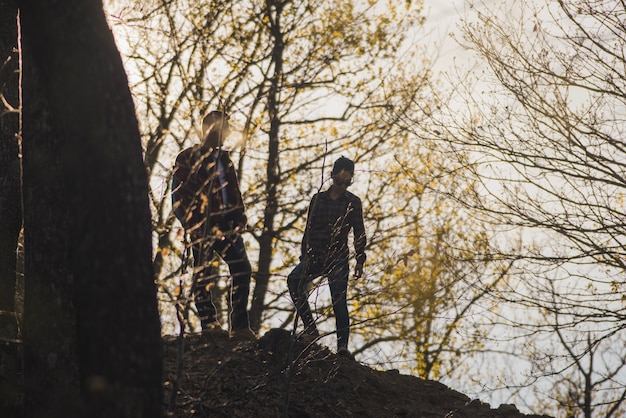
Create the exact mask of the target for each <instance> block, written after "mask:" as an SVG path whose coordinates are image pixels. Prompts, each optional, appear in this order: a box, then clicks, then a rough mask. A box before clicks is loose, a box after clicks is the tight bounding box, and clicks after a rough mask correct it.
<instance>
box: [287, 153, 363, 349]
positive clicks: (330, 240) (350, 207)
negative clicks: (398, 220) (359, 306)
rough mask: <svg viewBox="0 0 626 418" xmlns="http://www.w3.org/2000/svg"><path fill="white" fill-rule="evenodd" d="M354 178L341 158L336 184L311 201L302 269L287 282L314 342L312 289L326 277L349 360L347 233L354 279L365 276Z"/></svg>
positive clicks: (340, 344) (342, 346)
mask: <svg viewBox="0 0 626 418" xmlns="http://www.w3.org/2000/svg"><path fill="white" fill-rule="evenodd" d="M353 176H354V162H353V161H352V160H350V159H348V158H345V157H341V158H339V159H338V160H337V161H335V164H334V165H333V171H332V174H331V177H332V181H333V184H332V185H331V186H330V188H329V189H328V190H326V191H323V192H320V193H317V194H315V195H314V196H313V198H312V199H311V203H310V205H309V212H308V218H307V225H306V229H305V231H304V237H303V239H302V249H301V251H302V255H301V256H300V263H299V264H298V265H297V266H296V267H295V268H294V269H293V271H292V272H291V273H290V274H289V276H288V278H287V285H288V287H289V293H290V295H291V298H292V299H293V302H294V304H295V306H296V311H297V313H298V315H299V316H300V317H301V318H302V322H303V325H304V334H303V336H305V337H307V338H309V339H315V338H317V337H319V332H318V330H317V327H316V325H315V321H314V320H313V315H312V313H311V308H310V306H309V302H308V288H309V284H310V283H311V281H312V280H314V279H315V278H317V277H320V276H324V277H328V282H329V285H330V293H331V297H332V302H333V310H334V312H335V321H336V327H337V353H338V354H340V355H347V356H350V351H349V350H348V339H349V336H350V318H349V315H348V304H347V299H346V294H347V289H348V273H349V266H348V257H349V253H350V251H349V249H348V233H349V232H350V230H351V229H352V232H353V235H354V250H355V258H356V267H355V272H354V275H355V277H356V278H359V277H361V276H362V274H363V264H364V263H365V258H366V255H365V245H366V243H367V238H366V236H365V227H364V225H363V209H362V205H361V199H359V198H358V197H357V196H355V195H354V194H352V193H350V192H349V191H348V190H347V189H348V187H349V186H350V185H351V184H352V178H353Z"/></svg>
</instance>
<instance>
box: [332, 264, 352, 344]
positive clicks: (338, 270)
mask: <svg viewBox="0 0 626 418" xmlns="http://www.w3.org/2000/svg"><path fill="white" fill-rule="evenodd" d="M348 273H349V266H348V260H345V261H344V260H341V261H340V262H338V263H337V264H335V265H334V266H333V268H332V270H331V271H330V272H329V274H328V284H329V286H330V295H331V298H332V301H333V311H334V312H335V323H336V326H337V349H338V350H339V349H342V348H345V349H347V348H348V340H349V338H350V317H349V314H348V302H347V292H348Z"/></svg>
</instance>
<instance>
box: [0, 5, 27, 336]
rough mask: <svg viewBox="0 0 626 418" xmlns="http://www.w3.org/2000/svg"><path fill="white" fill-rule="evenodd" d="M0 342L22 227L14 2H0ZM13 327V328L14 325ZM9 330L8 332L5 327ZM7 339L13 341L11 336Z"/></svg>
mask: <svg viewBox="0 0 626 418" xmlns="http://www.w3.org/2000/svg"><path fill="white" fill-rule="evenodd" d="M0 9H2V11H3V12H2V16H0V99H1V102H0V103H1V104H0V190H2V193H0V219H2V222H0V338H1V337H3V336H5V334H4V331H5V330H6V331H9V332H11V328H13V329H14V323H15V321H14V320H12V319H10V318H9V317H10V315H9V313H11V312H14V311H15V303H14V297H15V278H16V275H15V270H16V259H17V257H16V248H17V239H18V235H19V232H20V228H21V226H22V208H21V198H20V161H19V158H18V153H19V149H18V132H19V106H20V105H19V89H18V84H19V69H18V62H19V57H18V48H17V7H16V6H15V3H14V1H13V0H3V1H2V2H0ZM11 323H13V325H11ZM7 326H8V327H9V329H6V328H5V327H7ZM8 337H11V336H10V335H8ZM13 337H14V336H13Z"/></svg>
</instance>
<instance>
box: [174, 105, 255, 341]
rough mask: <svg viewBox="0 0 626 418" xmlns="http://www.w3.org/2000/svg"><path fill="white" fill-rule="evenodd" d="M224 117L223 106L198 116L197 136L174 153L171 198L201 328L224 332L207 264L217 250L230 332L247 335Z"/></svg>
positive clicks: (244, 263) (244, 264) (246, 285)
mask: <svg viewBox="0 0 626 418" xmlns="http://www.w3.org/2000/svg"><path fill="white" fill-rule="evenodd" d="M228 119H229V117H228V115H227V114H225V113H224V112H221V111H213V112H210V113H209V114H208V115H206V116H205V117H204V119H203V120H202V134H203V139H202V142H201V143H200V144H198V145H194V146H192V147H190V148H187V149H185V150H184V151H182V152H181V153H180V154H179V155H178V157H177V158H176V164H175V166H174V174H173V179H172V190H173V192H172V204H173V207H174V213H175V214H176V217H177V218H178V219H179V220H180V222H181V224H182V225H183V227H184V228H185V232H186V233H187V234H189V236H190V238H191V245H192V253H193V259H194V272H193V282H194V285H193V288H192V293H193V296H194V302H195V305H196V309H197V310H198V314H199V316H200V323H201V325H202V332H203V333H207V332H215V333H220V332H225V331H223V330H222V328H221V325H220V323H219V321H218V319H217V310H216V308H215V305H214V304H213V300H212V292H211V289H212V288H213V286H215V282H216V279H217V277H216V271H215V268H214V265H213V255H214V253H215V252H217V254H219V256H220V257H221V258H222V260H224V261H225V262H226V263H227V264H228V267H229V270H230V274H231V276H232V284H231V289H230V297H231V306H232V316H231V318H230V319H231V320H230V327H231V331H232V336H233V337H236V338H240V337H241V338H253V337H254V333H253V332H252V330H250V322H249V318H248V310H247V306H248V295H249V293H250V277H251V275H252V269H251V266H250V261H248V255H247V253H246V248H245V245H244V242H243V239H242V237H241V233H242V232H243V231H244V230H245V228H246V223H247V217H246V215H245V211H244V205H243V199H242V197H241V191H240V190H239V182H238V181H237V174H236V172H235V168H234V165H233V162H232V161H231V159H230V156H229V153H228V151H225V150H223V149H222V145H223V144H224V138H226V136H227V135H228V133H229V130H230V125H229V122H228Z"/></svg>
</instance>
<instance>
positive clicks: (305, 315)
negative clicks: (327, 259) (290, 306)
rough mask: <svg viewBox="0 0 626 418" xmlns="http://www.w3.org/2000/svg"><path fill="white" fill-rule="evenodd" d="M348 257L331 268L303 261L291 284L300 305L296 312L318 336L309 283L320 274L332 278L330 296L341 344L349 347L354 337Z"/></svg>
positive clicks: (297, 267)
mask: <svg viewBox="0 0 626 418" xmlns="http://www.w3.org/2000/svg"><path fill="white" fill-rule="evenodd" d="M348 272H349V267H348V259H347V258H346V259H339V260H335V261H334V262H333V264H332V265H331V266H330V267H326V268H324V267H322V266H320V265H319V264H314V263H312V262H308V261H307V260H304V261H301V262H300V264H298V265H297V266H296V267H295V268H294V269H293V271H292V272H291V273H290V274H289V276H288V277H287V286H288V287H289V293H290V294H291V299H292V300H293V302H294V304H295V305H296V311H297V312H298V315H299V316H300V318H302V323H303V325H304V329H305V333H307V334H310V335H314V336H317V335H318V331H317V327H316V326H315V321H314V320H313V314H312V313H311V307H310V306H309V300H308V296H309V292H308V285H309V283H310V282H311V281H312V280H314V279H315V278H317V277H320V276H324V277H328V284H329V286H330V295H331V298H332V301H333V311H334V312H335V323H336V326H337V347H338V348H341V347H346V348H347V347H348V339H349V337H350V317H349V315H348V303H347V291H348Z"/></svg>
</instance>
